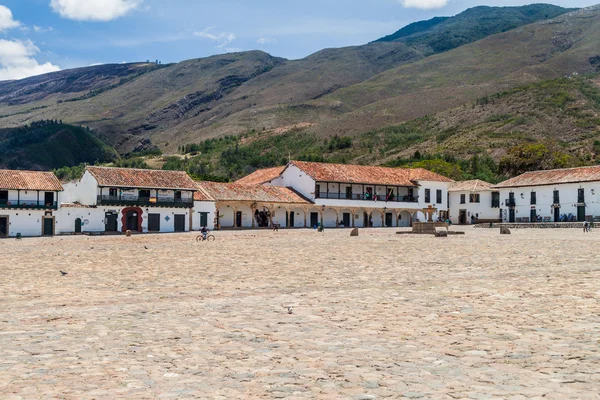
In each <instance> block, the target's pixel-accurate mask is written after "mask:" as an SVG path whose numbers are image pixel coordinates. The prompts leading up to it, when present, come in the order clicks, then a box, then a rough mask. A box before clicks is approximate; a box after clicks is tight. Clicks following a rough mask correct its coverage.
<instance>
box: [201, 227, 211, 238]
mask: <svg viewBox="0 0 600 400" xmlns="http://www.w3.org/2000/svg"><path fill="white" fill-rule="evenodd" d="M208 232H210V231H209V230H208V228H207V227H206V226H203V227H202V229H200V233H201V234H202V237H203V238H204V239H203V240H206V235H208Z"/></svg>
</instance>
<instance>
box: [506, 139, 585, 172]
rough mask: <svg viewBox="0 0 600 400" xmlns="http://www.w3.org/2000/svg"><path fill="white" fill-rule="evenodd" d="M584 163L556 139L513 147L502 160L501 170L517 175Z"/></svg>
mask: <svg viewBox="0 0 600 400" xmlns="http://www.w3.org/2000/svg"><path fill="white" fill-rule="evenodd" d="M579 165H582V162H581V160H579V159H577V158H575V157H573V156H571V155H570V154H567V153H566V152H565V151H563V150H562V149H561V148H560V146H559V144H558V143H557V142H554V141H547V142H541V143H526V144H521V145H518V146H515V147H513V148H511V149H510V150H509V151H508V153H507V154H506V156H504V157H503V158H502V159H501V160H500V164H499V167H500V171H502V172H503V173H505V174H507V175H509V176H511V177H512V176H517V175H520V174H522V173H524V172H527V171H538V170H545V169H556V168H568V167H576V166H579Z"/></svg>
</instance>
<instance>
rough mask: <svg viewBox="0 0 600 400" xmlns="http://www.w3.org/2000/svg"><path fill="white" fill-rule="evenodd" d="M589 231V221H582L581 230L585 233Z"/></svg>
mask: <svg viewBox="0 0 600 400" xmlns="http://www.w3.org/2000/svg"><path fill="white" fill-rule="evenodd" d="M589 231H590V225H589V222H587V221H583V232H584V233H586V232H589Z"/></svg>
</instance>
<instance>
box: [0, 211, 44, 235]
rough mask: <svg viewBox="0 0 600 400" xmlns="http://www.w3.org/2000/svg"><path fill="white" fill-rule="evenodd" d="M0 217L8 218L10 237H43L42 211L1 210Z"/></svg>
mask: <svg viewBox="0 0 600 400" xmlns="http://www.w3.org/2000/svg"><path fill="white" fill-rule="evenodd" d="M53 214H55V213H53ZM0 216H3V217H4V216H8V225H9V226H8V236H11V237H14V236H17V233H20V234H21V235H22V236H41V235H42V218H43V217H44V211H42V210H4V209H2V210H0Z"/></svg>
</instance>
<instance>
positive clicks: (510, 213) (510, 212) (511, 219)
mask: <svg viewBox="0 0 600 400" xmlns="http://www.w3.org/2000/svg"><path fill="white" fill-rule="evenodd" d="M508 222H511V223H513V222H515V209H514V208H511V209H510V210H508Z"/></svg>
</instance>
